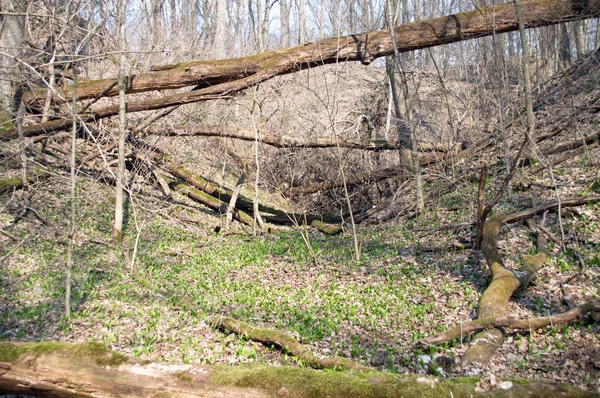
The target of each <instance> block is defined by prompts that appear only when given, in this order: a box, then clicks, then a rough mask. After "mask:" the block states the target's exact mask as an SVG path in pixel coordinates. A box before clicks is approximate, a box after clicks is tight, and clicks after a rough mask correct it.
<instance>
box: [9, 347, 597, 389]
mask: <svg viewBox="0 0 600 398" xmlns="http://www.w3.org/2000/svg"><path fill="white" fill-rule="evenodd" d="M0 394H20V395H27V396H35V397H66V398H75V397H77V398H87V397H124V396H126V397H130V398H135V397H162V396H165V397H166V396H178V397H205V398H213V397H214V398H216V397H230V398H237V397H239V398H242V397H247V398H262V397H265V398H266V397H278V396H290V397H299V398H301V397H330V398H336V397H356V398H363V397H365V398H366V397H373V396H389V397H391V396H402V397H404V398H411V397H427V396H431V397H441V396H453V397H456V398H462V397H464V398H468V397H473V398H478V397H487V396H489V393H482V392H477V391H475V382H474V379H473V378H456V379H455V378H449V379H440V378H439V377H438V378H433V377H422V378H416V377H414V376H406V375H398V374H391V373H383V372H371V373H367V374H362V373H350V372H323V371H319V370H314V369H306V368H289V367H269V366H250V367H248V366H239V367H233V366H231V367H230V366H200V365H183V364H173V363H158V362H152V361H140V360H137V359H134V358H130V357H127V356H125V355H123V354H120V353H118V352H114V351H110V350H108V348H106V347H105V346H104V345H102V344H100V343H82V344H66V343H53V342H44V343H10V342H0ZM493 396H494V397H498V398H500V397H525V398H527V397H542V396H544V397H556V396H560V397H566V398H569V397H595V396H596V394H595V393H593V392H587V391H582V390H579V389H577V388H575V387H572V386H569V385H567V384H559V383H554V382H548V381H528V380H513V383H512V386H511V388H509V389H508V390H502V389H497V390H494V391H493Z"/></svg>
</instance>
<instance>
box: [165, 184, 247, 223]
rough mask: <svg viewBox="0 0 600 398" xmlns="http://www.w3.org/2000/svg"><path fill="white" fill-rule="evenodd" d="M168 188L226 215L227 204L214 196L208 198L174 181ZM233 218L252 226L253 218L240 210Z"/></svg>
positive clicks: (199, 191) (198, 191)
mask: <svg viewBox="0 0 600 398" xmlns="http://www.w3.org/2000/svg"><path fill="white" fill-rule="evenodd" d="M169 186H170V187H171V189H173V190H174V191H176V192H179V193H181V194H183V195H185V196H187V197H188V198H190V199H192V200H194V201H196V202H198V203H201V204H203V205H205V206H207V207H209V208H210V209H212V210H214V211H216V212H217V213H219V214H226V213H227V203H225V202H223V201H222V200H220V199H218V198H215V197H214V196H210V195H209V194H207V193H205V192H202V191H201V190H199V189H196V188H193V187H190V186H189V185H185V184H182V183H178V182H175V181H171V182H170V183H169ZM233 218H234V219H235V220H237V221H239V222H242V223H244V224H246V225H248V226H250V227H252V226H253V225H254V218H253V217H252V216H250V215H248V214H247V213H244V212H243V211H241V210H237V209H234V211H233Z"/></svg>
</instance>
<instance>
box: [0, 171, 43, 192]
mask: <svg viewBox="0 0 600 398" xmlns="http://www.w3.org/2000/svg"><path fill="white" fill-rule="evenodd" d="M45 177H48V171H46V170H45V169H43V168H41V167H35V168H33V169H28V170H27V182H29V183H33V182H35V181H36V179H38V178H45ZM22 187H23V178H22V177H21V176H20V175H17V176H12V177H4V178H0V191H3V190H5V189H11V188H13V189H18V188H22Z"/></svg>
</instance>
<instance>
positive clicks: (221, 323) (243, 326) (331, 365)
mask: <svg viewBox="0 0 600 398" xmlns="http://www.w3.org/2000/svg"><path fill="white" fill-rule="evenodd" d="M211 325H212V326H213V327H215V328H218V329H222V330H225V331H227V332H232V333H235V334H237V335H240V336H244V337H246V338H247V339H248V340H252V341H256V342H258V343H261V344H264V345H266V346H267V347H271V346H276V347H279V348H281V349H283V350H285V351H287V352H289V353H290V354H291V355H293V356H296V357H298V358H299V359H300V360H302V361H303V362H305V363H306V364H307V365H309V366H311V367H313V368H316V369H349V370H355V371H358V372H371V371H373V369H371V368H368V367H366V366H363V365H361V364H359V363H358V362H354V361H352V360H350V359H348V358H343V357H329V358H320V357H318V356H317V355H315V354H314V353H313V352H312V351H311V350H310V349H309V348H307V347H306V346H304V345H302V344H300V343H299V342H298V341H297V340H296V339H294V338H292V337H290V336H288V335H287V334H285V333H282V332H278V331H276V330H272V329H259V328H255V327H253V326H251V325H249V324H247V323H245V322H242V321H238V320H237V319H233V318H229V317H224V316H217V317H215V318H214V319H213V320H212V321H211Z"/></svg>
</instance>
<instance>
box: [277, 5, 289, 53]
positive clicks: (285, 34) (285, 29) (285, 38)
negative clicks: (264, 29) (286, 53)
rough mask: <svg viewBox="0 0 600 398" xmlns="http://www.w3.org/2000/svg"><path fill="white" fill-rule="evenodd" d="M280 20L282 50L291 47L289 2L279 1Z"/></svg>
mask: <svg viewBox="0 0 600 398" xmlns="http://www.w3.org/2000/svg"><path fill="white" fill-rule="evenodd" d="M279 10H280V11H279V20H280V21H281V43H280V46H281V48H287V47H289V46H290V9H289V7H288V2H287V0H279Z"/></svg>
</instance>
